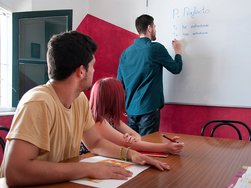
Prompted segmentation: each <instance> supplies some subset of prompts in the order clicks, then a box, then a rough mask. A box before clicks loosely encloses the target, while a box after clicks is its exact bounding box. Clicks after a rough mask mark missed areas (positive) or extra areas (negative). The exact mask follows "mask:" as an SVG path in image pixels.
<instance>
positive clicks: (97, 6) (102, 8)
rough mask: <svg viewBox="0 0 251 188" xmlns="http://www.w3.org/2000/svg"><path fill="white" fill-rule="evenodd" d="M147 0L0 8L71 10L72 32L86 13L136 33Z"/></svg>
mask: <svg viewBox="0 0 251 188" xmlns="http://www.w3.org/2000/svg"><path fill="white" fill-rule="evenodd" d="M147 1H148V0H74V1H72V0H40V1H39V0H0V6H2V7H3V8H5V9H7V10H9V11H11V12H23V11H40V10H59V9H72V10H73V30H74V29H76V28H77V27H78V25H79V24H80V22H81V21H82V19H83V18H84V17H85V15H86V14H87V13H89V14H91V15H93V16H96V17H98V18H100V19H103V20H105V21H107V22H110V23H112V24H114V25H117V26H120V27H122V28H124V29H127V30H129V31H132V32H134V33H137V32H136V29H135V26H134V21H135V18H136V17H138V16H139V15H141V14H143V13H147V6H146V4H147Z"/></svg>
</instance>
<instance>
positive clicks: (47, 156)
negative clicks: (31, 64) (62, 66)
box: [6, 83, 94, 162]
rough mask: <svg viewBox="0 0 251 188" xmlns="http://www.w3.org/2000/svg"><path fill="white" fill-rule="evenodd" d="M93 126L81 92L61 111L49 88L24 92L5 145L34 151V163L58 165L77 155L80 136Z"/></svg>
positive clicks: (50, 87) (54, 95)
mask: <svg viewBox="0 0 251 188" xmlns="http://www.w3.org/2000/svg"><path fill="white" fill-rule="evenodd" d="M93 124H94V120H93V117H92V115H91V111H90V108H89V103H88V99H87V97H86V96H85V94H84V93H83V92H82V93H81V94H80V95H79V96H78V97H77V98H76V99H75V100H74V101H73V103H72V105H71V108H70V109H67V108H65V107H64V106H63V105H62V103H61V102H60V100H59V98H58V96H57V94H56V93H55V91H54V89H53V87H52V86H51V84H49V83H47V84H46V85H42V86H37V87H35V88H33V89H31V90H30V91H29V92H27V93H26V94H25V95H24V96H23V98H22V99H21V101H20V102H19V104H18V107H17V111H16V113H15V116H14V118H13V122H12V126H11V129H10V132H9V134H8V135H7V137H6V138H7V145H6V147H8V141H9V140H11V139H20V140H24V141H27V142H29V143H31V144H33V145H35V146H37V147H38V148H40V149H41V150H40V154H39V156H38V159H40V160H47V161H53V162H59V161H62V160H65V159H68V158H71V157H75V156H78V155H79V150H80V142H81V139H82V136H83V132H84V131H85V130H88V129H89V128H91V127H92V125H93Z"/></svg>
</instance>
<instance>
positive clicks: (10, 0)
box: [0, 0, 89, 30]
mask: <svg viewBox="0 0 251 188" xmlns="http://www.w3.org/2000/svg"><path fill="white" fill-rule="evenodd" d="M88 2H89V1H88V0H74V1H72V0H53V1H52V0H0V6H2V7H3V8H5V9H7V10H9V11H11V12H24V11H40V10H41V11H42V10H62V9H72V10H73V23H72V24H73V25H72V29H73V30H74V29H76V28H77V26H78V25H79V24H80V22H81V21H82V19H83V18H84V17H85V15H86V14H87V12H88Z"/></svg>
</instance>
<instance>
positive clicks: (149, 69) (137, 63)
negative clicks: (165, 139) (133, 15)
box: [117, 14, 182, 136]
mask: <svg viewBox="0 0 251 188" xmlns="http://www.w3.org/2000/svg"><path fill="white" fill-rule="evenodd" d="M135 26H136V29H137V31H138V33H139V36H140V38H137V39H135V41H134V44H132V45H131V46H129V47H128V48H127V49H126V50H125V51H124V52H123V53H122V55H121V57H120V64H119V68H118V75H117V78H118V79H119V80H121V82H122V84H123V86H124V88H125V91H126V112H127V114H128V125H129V126H130V127H131V128H132V129H134V130H135V131H137V132H138V133H139V134H140V135H142V136H143V135H146V134H149V133H152V132H155V131H158V130H159V124H160V111H159V110H160V109H161V108H162V107H163V105H164V94H163V81H162V75H163V67H164V68H166V69H167V70H168V71H170V72H171V73H173V74H179V73H180V72H181V70H182V58H181V43H180V42H179V41H178V40H173V42H172V45H173V49H174V51H175V53H176V55H175V58H174V59H173V58H172V57H171V56H170V55H169V53H168V51H167V50H166V48H165V47H164V46H163V45H162V44H160V43H158V42H152V41H155V40H156V29H155V24H154V19H153V17H152V16H150V15H146V14H143V15H141V16H139V17H138V18H137V19H136V21H135Z"/></svg>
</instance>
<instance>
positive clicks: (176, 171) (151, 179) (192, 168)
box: [0, 132, 251, 188]
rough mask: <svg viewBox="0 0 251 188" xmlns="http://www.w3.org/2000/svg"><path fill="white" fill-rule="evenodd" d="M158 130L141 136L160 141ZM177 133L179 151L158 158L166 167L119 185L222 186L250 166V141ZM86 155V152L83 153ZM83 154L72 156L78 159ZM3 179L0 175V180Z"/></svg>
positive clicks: (124, 187)
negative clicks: (175, 153) (181, 143)
mask: <svg viewBox="0 0 251 188" xmlns="http://www.w3.org/2000/svg"><path fill="white" fill-rule="evenodd" d="M161 135H162V133H160V132H158V133H153V134H151V135H148V136H145V137H144V138H143V139H144V140H147V141H151V142H159V141H164V140H165V138H163V137H162V136H161ZM167 135H168V136H171V137H172V136H174V135H178V136H180V137H181V140H182V141H184V143H185V147H184V150H183V152H182V153H181V154H180V155H170V156H168V157H167V158H158V159H159V160H162V161H165V162H167V163H168V164H169V165H170V166H171V170H170V171H165V172H161V171H159V170H157V169H155V168H149V169H147V170H145V171H144V172H142V173H141V174H139V175H138V176H136V177H135V178H133V179H132V180H130V181H128V182H127V183H125V184H123V185H122V186H120V188H128V187H130V188H138V187H144V188H148V187H149V188H164V187H165V188H166V187H170V188H190V187H192V188H207V187H208V188H218V187H219V188H223V187H226V185H228V184H229V182H230V181H231V179H232V178H233V177H234V176H235V175H236V174H237V173H238V171H240V170H241V169H242V166H243V165H249V166H251V142H246V141H239V140H230V139H219V138H211V137H202V136H193V135H183V134H168V133H167ZM88 156H90V155H87V157H88ZM84 157H86V156H82V157H79V158H75V159H72V160H71V161H78V160H81V159H83V158H84ZM1 181H2V182H3V181H4V179H2V180H0V182H1ZM0 186H1V184H0ZM38 187H40V188H45V187H48V188H66V187H67V188H68V187H71V188H82V187H88V186H83V185H79V184H74V183H70V182H66V183H60V184H54V185H47V186H37V188H38Z"/></svg>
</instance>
